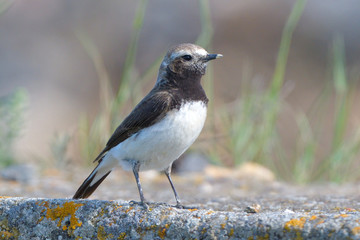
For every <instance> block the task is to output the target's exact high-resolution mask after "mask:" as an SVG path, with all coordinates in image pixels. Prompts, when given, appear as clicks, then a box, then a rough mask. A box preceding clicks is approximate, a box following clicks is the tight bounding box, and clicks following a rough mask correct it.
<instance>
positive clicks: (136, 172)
mask: <svg viewBox="0 0 360 240" xmlns="http://www.w3.org/2000/svg"><path fill="white" fill-rule="evenodd" d="M139 170H140V163H139V162H135V164H134V166H133V173H134V176H135V180H136V184H137V187H138V190H139V194H140V200H141V204H142V205H143V206H144V207H145V208H146V209H148V208H149V207H148V205H147V204H146V202H145V198H144V194H143V191H142V187H141V183H140V178H139Z"/></svg>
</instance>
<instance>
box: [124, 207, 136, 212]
mask: <svg viewBox="0 0 360 240" xmlns="http://www.w3.org/2000/svg"><path fill="white" fill-rule="evenodd" d="M133 209H134V207H129V208H128V209H126V210H125V213H128V212H129V211H131V210H133Z"/></svg>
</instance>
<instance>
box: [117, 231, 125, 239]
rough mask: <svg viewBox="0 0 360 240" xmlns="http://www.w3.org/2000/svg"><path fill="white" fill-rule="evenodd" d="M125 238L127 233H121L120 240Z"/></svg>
mask: <svg viewBox="0 0 360 240" xmlns="http://www.w3.org/2000/svg"><path fill="white" fill-rule="evenodd" d="M125 238H126V233H124V232H122V233H120V235H119V237H118V239H119V240H124V239H125Z"/></svg>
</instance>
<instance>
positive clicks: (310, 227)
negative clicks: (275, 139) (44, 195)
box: [0, 197, 360, 240]
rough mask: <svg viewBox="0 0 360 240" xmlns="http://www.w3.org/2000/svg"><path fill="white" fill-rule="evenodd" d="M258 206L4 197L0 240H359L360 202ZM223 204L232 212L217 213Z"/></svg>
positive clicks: (0, 209)
mask: <svg viewBox="0 0 360 240" xmlns="http://www.w3.org/2000/svg"><path fill="white" fill-rule="evenodd" d="M226 202H228V201H226ZM251 202H252V201H248V200H246V199H244V201H242V203H241V205H244V206H245V205H246V204H250V203H251ZM258 204H259V205H260V206H261V207H262V210H261V211H260V212H258V213H247V212H246V211H244V209H242V208H239V207H236V203H234V204H229V203H222V202H221V201H220V202H215V203H211V202H209V203H208V204H202V205H198V206H194V208H190V209H178V208H175V207H173V206H170V205H166V204H150V205H149V209H148V210H145V209H144V208H143V207H142V206H141V205H139V204H136V203H134V204H131V203H129V202H125V201H100V200H76V201H74V200H71V199H40V198H37V199H36V198H6V197H2V198H1V199H0V239H59V240H60V239H346V238H348V239H359V238H360V223H359V219H360V212H359V204H358V201H355V200H353V201H351V200H347V199H318V200H312V199H309V198H305V197H304V198H290V199H286V198H283V199H280V198H277V199H272V200H271V199H270V200H269V199H267V200H266V199H258ZM219 205H221V208H222V209H224V208H227V209H228V210H227V211H224V210H222V211H219V210H216V208H217V207H216V206H219ZM340 205H341V206H342V207H339V206H340ZM287 206H296V207H297V208H298V209H293V208H286V207H287ZM299 209H302V210H299Z"/></svg>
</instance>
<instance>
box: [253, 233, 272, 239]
mask: <svg viewBox="0 0 360 240" xmlns="http://www.w3.org/2000/svg"><path fill="white" fill-rule="evenodd" d="M269 238H270V237H269V234H268V233H266V234H265V235H264V236H257V237H256V240H268V239H269Z"/></svg>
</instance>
